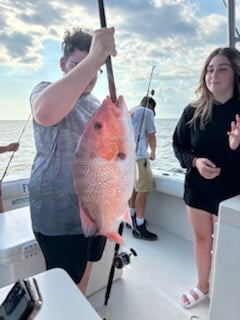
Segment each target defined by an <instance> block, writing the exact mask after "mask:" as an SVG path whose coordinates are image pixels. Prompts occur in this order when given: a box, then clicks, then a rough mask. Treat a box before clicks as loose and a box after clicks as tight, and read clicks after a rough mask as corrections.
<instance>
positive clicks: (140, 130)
mask: <svg viewBox="0 0 240 320" xmlns="http://www.w3.org/2000/svg"><path fill="white" fill-rule="evenodd" d="M154 69H155V66H152V70H151V74H150V78H149V82H148V88H147V95H146V97H147V103H146V106H145V108H144V111H143V114H142V119H141V124H140V129H139V134H138V137H137V141H136V150H135V153H137V150H138V146H139V141H140V138H141V135H142V129H143V123H144V119H145V114H146V109H147V108H148V106H149V99H148V97H149V91H150V86H151V82H152V77H153V71H154ZM154 94H155V92H154V90H151V95H152V96H153V95H154Z"/></svg>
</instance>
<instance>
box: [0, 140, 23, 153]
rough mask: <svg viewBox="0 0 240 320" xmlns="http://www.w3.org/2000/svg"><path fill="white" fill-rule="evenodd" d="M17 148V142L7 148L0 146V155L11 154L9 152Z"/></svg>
mask: <svg viewBox="0 0 240 320" xmlns="http://www.w3.org/2000/svg"><path fill="white" fill-rule="evenodd" d="M18 148H19V143H18V142H13V143H10V144H8V145H7V146H0V153H5V152H11V151H14V152H15V151H17V150H18Z"/></svg>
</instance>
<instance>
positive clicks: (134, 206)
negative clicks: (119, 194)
mask: <svg viewBox="0 0 240 320" xmlns="http://www.w3.org/2000/svg"><path fill="white" fill-rule="evenodd" d="M155 107H156V101H155V100H154V99H153V98H152V97H147V96H146V97H144V98H143V99H142V100H141V102H140V105H139V106H136V107H134V108H133V109H131V110H130V115H131V120H132V125H133V129H134V136H135V142H136V159H137V166H138V177H137V180H136V182H135V187H134V191H133V194H132V197H131V199H130V201H129V206H130V213H131V216H132V221H133V230H132V234H133V236H134V237H135V238H138V239H144V240H157V239H158V236H157V235H156V234H155V233H152V232H150V231H148V229H147V227H146V220H145V218H144V211H145V207H146V201H147V196H148V193H149V192H150V191H153V189H154V178H153V174H152V170H151V165H150V161H149V160H155V158H156V145H157V143H156V126H155V121H154V116H155ZM148 147H149V148H150V154H148Z"/></svg>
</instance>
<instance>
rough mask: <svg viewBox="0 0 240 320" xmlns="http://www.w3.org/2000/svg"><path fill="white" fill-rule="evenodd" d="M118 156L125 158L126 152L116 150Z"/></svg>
mask: <svg viewBox="0 0 240 320" xmlns="http://www.w3.org/2000/svg"><path fill="white" fill-rule="evenodd" d="M117 156H118V158H119V159H121V160H124V159H125V158H126V154H125V153H124V152H118V155H117Z"/></svg>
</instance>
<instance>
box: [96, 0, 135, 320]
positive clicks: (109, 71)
mask: <svg viewBox="0 0 240 320" xmlns="http://www.w3.org/2000/svg"><path fill="white" fill-rule="evenodd" d="M98 5H99V15H100V23H101V27H102V28H106V27H107V24H106V18H105V9H104V2H103V0H98ZM106 68H107V77H108V86H109V93H110V97H111V99H112V102H113V103H116V102H117V95H116V87H115V82H114V77H113V70H112V62H111V57H110V56H109V57H108V58H107V60H106ZM123 228H124V224H123V222H121V223H120V224H119V227H118V233H119V235H122V233H123ZM119 249H120V245H119V244H118V243H116V244H115V246H114V254H113V260H112V265H111V268H110V272H109V276H108V283H107V287H106V293H105V301H104V307H106V306H107V303H108V300H109V297H110V293H111V288H112V283H113V278H114V273H115V268H119V266H117V265H116V259H117V258H118V260H117V261H119ZM132 250H133V249H132ZM132 252H134V253H135V251H134V250H133V251H132ZM135 254H136V253H135ZM129 256H130V255H128V254H127V257H129ZM120 259H121V258H120ZM121 261H122V259H121ZM122 265H124V263H122ZM107 314H108V313H107V310H106V309H105V310H104V309H103V310H102V315H101V316H102V319H103V320H107V319H108V315H107Z"/></svg>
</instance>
